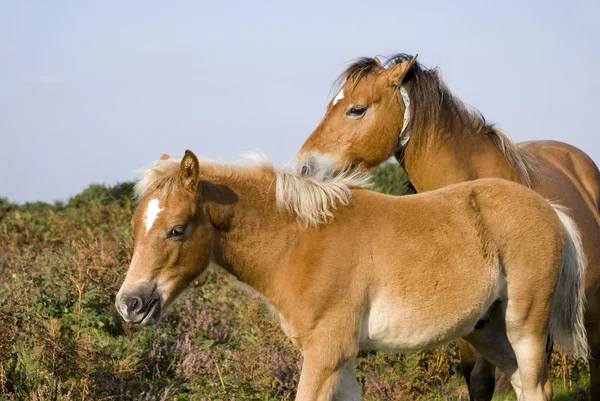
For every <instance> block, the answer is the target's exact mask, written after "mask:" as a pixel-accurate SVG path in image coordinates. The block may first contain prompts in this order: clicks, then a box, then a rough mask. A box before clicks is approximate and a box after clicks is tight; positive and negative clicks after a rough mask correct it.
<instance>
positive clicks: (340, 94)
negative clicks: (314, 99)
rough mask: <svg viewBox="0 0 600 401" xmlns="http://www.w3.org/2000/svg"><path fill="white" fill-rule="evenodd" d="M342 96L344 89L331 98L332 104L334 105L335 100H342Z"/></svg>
mask: <svg viewBox="0 0 600 401" xmlns="http://www.w3.org/2000/svg"><path fill="white" fill-rule="evenodd" d="M343 98H344V90H343V89H342V90H341V91H340V92H339V93H338V94H337V95H336V97H335V98H334V99H333V105H334V106H335V105H336V103H337V102H339V101H340V100H342V99H343Z"/></svg>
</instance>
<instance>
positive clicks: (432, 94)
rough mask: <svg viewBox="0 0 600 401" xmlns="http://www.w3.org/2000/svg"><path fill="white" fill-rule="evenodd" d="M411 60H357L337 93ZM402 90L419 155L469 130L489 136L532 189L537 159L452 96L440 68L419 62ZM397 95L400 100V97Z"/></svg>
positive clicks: (397, 57)
mask: <svg viewBox="0 0 600 401" xmlns="http://www.w3.org/2000/svg"><path fill="white" fill-rule="evenodd" d="M410 59H412V56H411V55H408V54H406V53H399V54H396V55H394V56H392V57H390V58H389V59H387V61H386V62H385V63H384V64H383V65H382V64H380V62H379V61H378V60H377V59H375V58H370V57H361V58H359V59H356V60H355V61H354V62H353V63H352V64H350V65H349V66H348V67H347V68H346V69H345V70H344V71H343V72H342V73H341V74H340V76H339V77H338V78H337V79H336V80H335V81H334V83H333V90H334V91H336V89H338V88H339V87H340V86H341V85H343V84H344V82H347V81H350V82H352V83H353V85H356V84H357V83H358V82H360V80H361V79H362V78H364V77H365V76H366V75H369V74H373V73H380V72H381V71H383V70H384V69H386V68H390V67H393V66H394V65H396V64H399V63H402V62H405V61H408V60H410ZM402 86H403V87H404V88H406V90H407V91H408V96H409V98H410V106H409V107H410V116H411V119H410V121H409V123H408V127H407V131H408V132H410V141H411V142H412V143H413V145H414V146H415V149H416V151H417V152H418V151H419V150H421V149H423V148H424V147H425V146H426V145H427V142H428V141H429V140H436V141H443V140H444V137H447V136H450V135H455V133H460V132H463V131H465V130H468V131H471V132H474V133H475V134H479V135H485V136H488V137H489V138H490V139H491V140H492V141H493V142H494V144H495V145H496V147H497V148H498V149H500V150H501V151H502V153H503V154H504V156H505V157H506V159H507V160H508V162H509V163H510V165H511V166H512V168H513V169H514V170H515V171H516V172H517V174H518V175H519V178H520V179H521V182H522V183H523V184H525V185H527V186H531V174H532V173H535V163H534V159H533V157H532V156H531V155H530V154H529V153H528V152H527V151H525V150H523V149H521V148H519V147H518V146H517V145H516V144H515V143H514V142H512V141H511V140H510V139H509V138H508V136H507V135H506V134H505V133H504V132H502V130H500V129H499V128H498V127H496V126H495V125H494V124H490V123H487V122H486V120H485V118H484V117H483V115H482V114H481V113H480V112H479V111H478V110H476V109H474V108H469V107H467V106H466V105H465V104H464V103H463V102H462V101H461V100H460V99H458V98H457V97H455V96H454V95H452V92H450V90H449V89H448V87H447V86H446V84H444V82H443V81H442V78H441V76H440V73H439V71H438V69H437V68H432V69H427V68H425V67H424V66H423V65H422V64H420V63H419V62H415V63H414V64H413V65H412V67H411V69H410V71H409V72H408V73H407V75H406V76H405V78H404V80H403V81H402ZM336 92H337V91H336ZM397 95H398V96H399V94H398V93H397ZM436 136H437V137H436Z"/></svg>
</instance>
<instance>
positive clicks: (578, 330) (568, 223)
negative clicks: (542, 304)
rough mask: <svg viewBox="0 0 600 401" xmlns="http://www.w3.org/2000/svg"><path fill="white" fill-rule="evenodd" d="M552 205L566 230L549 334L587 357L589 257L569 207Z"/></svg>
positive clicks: (569, 351) (568, 347) (569, 348)
mask: <svg viewBox="0 0 600 401" xmlns="http://www.w3.org/2000/svg"><path fill="white" fill-rule="evenodd" d="M550 205H551V206H552V208H553V209H554V211H555V212H556V214H557V215H558V218H559V219H560V222H561V223H562V225H563V227H564V229H565V248H564V255H563V263H562V268H561V271H560V276H559V279H558V286H557V288H556V292H555V294H554V298H553V299H552V311H551V316H550V335H551V336H552V339H553V340H554V341H556V342H557V343H558V344H559V345H560V346H561V347H563V348H564V349H565V350H566V351H567V353H568V354H570V355H572V356H574V357H576V358H579V357H582V358H587V357H588V356H589V353H590V349H589V346H588V342H587V335H586V330H585V324H584V310H585V285H584V280H585V267H586V260H585V254H584V251H583V246H582V244H581V235H580V234H579V229H578V228H577V225H576V224H575V222H574V221H573V219H571V217H570V216H569V215H568V214H567V208H565V207H564V206H561V205H557V204H555V203H550Z"/></svg>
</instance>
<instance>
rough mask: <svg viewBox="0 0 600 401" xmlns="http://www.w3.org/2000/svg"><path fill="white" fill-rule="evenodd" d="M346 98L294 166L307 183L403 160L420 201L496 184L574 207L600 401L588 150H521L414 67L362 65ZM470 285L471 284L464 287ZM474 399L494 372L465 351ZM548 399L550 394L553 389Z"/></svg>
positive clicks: (596, 222)
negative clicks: (463, 186)
mask: <svg viewBox="0 0 600 401" xmlns="http://www.w3.org/2000/svg"><path fill="white" fill-rule="evenodd" d="M336 82H337V84H338V89H339V92H337V95H336V96H335V97H334V99H333V100H332V101H331V102H330V103H329V105H328V107H327V111H326V114H325V116H324V118H323V120H322V121H321V123H320V124H319V126H318V127H317V128H316V129H315V131H314V132H313V133H312V134H311V135H310V136H309V137H308V139H307V140H306V142H305V143H304V145H303V146H302V148H301V149H300V151H299V153H298V155H297V157H296V160H295V166H296V168H298V170H299V171H301V172H302V173H303V174H305V175H308V176H328V175H331V174H334V173H336V172H338V171H343V170H347V169H349V168H354V167H358V168H372V167H374V166H377V165H379V164H380V163H382V162H384V161H385V160H387V159H388V158H390V157H391V156H396V158H397V159H398V160H399V162H400V163H401V164H402V166H403V167H404V169H405V170H406V172H407V174H408V177H409V179H410V181H411V183H412V185H413V186H414V188H415V190H416V191H417V192H424V191H430V190H434V189H437V188H441V187H444V186H446V185H449V184H454V183H458V182H461V181H467V180H474V179H477V178H483V177H498V178H504V179H507V180H510V181H515V182H520V183H522V184H523V185H526V186H528V187H531V188H532V189H534V190H535V191H536V192H538V193H540V194H541V195H542V196H544V197H545V198H546V199H552V200H555V201H558V202H560V203H561V204H563V205H564V206H566V207H568V208H569V209H570V210H571V213H572V214H573V217H574V220H575V222H576V223H577V225H578V227H579V228H580V230H581V233H582V237H583V243H584V248H585V253H586V256H587V260H588V263H589V268H588V269H587V277H586V290H587V295H588V308H587V313H586V323H587V331H588V341H589V346H590V347H591V350H592V359H590V361H589V363H590V375H591V379H590V381H591V392H592V400H595V401H599V400H600V292H599V291H598V288H599V286H600V214H599V212H598V207H599V204H600V203H599V201H600V188H599V187H600V173H599V172H598V168H597V167H596V165H595V164H594V162H593V161H592V160H591V159H590V158H589V157H588V156H587V155H586V154H585V153H583V152H582V151H581V150H579V149H577V148H575V147H573V146H571V145H567V144H564V143H560V142H555V141H532V142H525V143H520V144H514V143H513V142H511V141H510V139H509V138H508V137H507V136H506V135H505V134H504V133H502V131H500V130H499V129H497V128H495V127H494V126H493V125H490V124H487V123H486V122H485V120H484V119H483V117H482V116H481V115H480V114H479V113H477V112H474V111H471V110H469V109H468V108H467V107H465V105H464V104H463V103H462V102H461V101H460V100H459V99H457V98H456V97H455V96H453V95H452V93H451V92H450V91H449V90H448V88H447V87H446V85H445V84H444V83H443V81H442V80H441V78H440V76H439V74H438V71H437V70H435V69H433V70H430V69H425V68H424V67H423V66H421V65H420V64H419V63H418V62H416V57H411V56H408V55H406V54H399V55H396V56H394V57H392V58H390V59H389V60H388V62H387V63H386V64H385V65H382V64H381V62H380V61H379V60H378V59H377V58H360V59H358V60H357V61H356V62H354V63H353V64H351V65H350V66H349V67H348V68H347V69H346V70H345V71H344V72H343V73H342V74H341V75H340V77H339V78H338V80H337V81H336ZM465 278H467V277H465ZM459 348H460V352H461V356H462V360H463V371H464V373H465V378H466V380H467V384H468V386H469V392H470V394H471V398H472V399H475V400H477V401H481V400H490V399H491V397H492V394H493V391H494V367H493V366H492V365H491V364H490V363H488V362H486V361H485V360H484V359H482V358H480V357H475V352H474V350H473V348H472V347H470V346H469V344H467V343H465V342H464V341H459ZM548 391H550V392H551V387H549V388H548Z"/></svg>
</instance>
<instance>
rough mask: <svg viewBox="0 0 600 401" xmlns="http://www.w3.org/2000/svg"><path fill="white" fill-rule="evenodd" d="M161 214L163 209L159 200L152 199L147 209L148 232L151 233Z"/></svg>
mask: <svg viewBox="0 0 600 401" xmlns="http://www.w3.org/2000/svg"><path fill="white" fill-rule="evenodd" d="M160 212H162V209H161V208H160V206H159V204H158V199H152V200H151V201H150V202H148V208H147V209H146V232H148V231H150V229H151V228H152V224H154V220H156V218H157V217H158V214H159V213H160Z"/></svg>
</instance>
